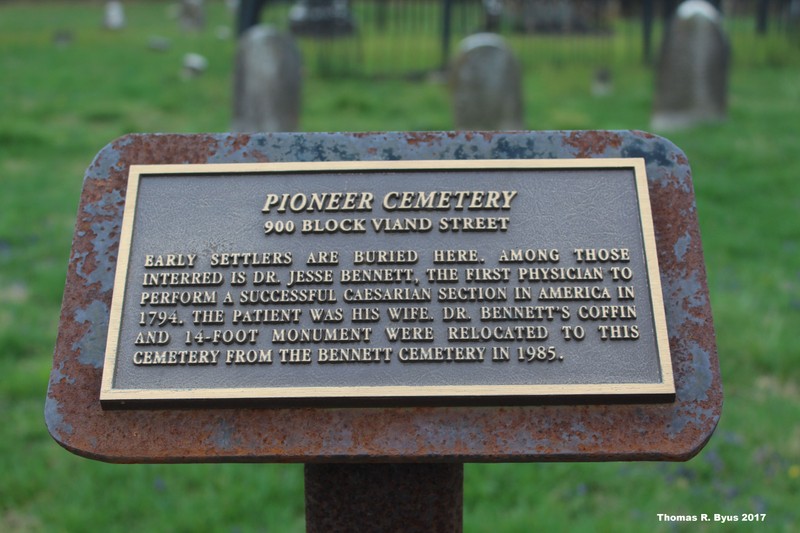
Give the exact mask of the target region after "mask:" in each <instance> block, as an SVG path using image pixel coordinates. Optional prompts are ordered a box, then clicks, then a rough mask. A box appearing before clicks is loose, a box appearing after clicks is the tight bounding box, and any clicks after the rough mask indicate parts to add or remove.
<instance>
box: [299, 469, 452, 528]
mask: <svg viewBox="0 0 800 533" xmlns="http://www.w3.org/2000/svg"><path fill="white" fill-rule="evenodd" d="M463 486H464V466H463V465H461V464H452V463H451V464H363V465H358V464H311V465H306V467H305V491H306V531H307V532H308V533H317V532H319V533H333V532H343V533H344V532H351V531H359V532H367V531H371V532H376V533H377V532H382V531H386V532H392V531H403V532H404V533H430V532H439V533H446V532H457V531H461V526H462V520H463V518H462V515H463V513H462V507H463V499H464V498H463V492H464V491H463Z"/></svg>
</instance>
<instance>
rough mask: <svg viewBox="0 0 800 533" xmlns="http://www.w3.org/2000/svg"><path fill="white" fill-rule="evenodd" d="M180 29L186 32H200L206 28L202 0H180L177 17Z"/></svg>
mask: <svg viewBox="0 0 800 533" xmlns="http://www.w3.org/2000/svg"><path fill="white" fill-rule="evenodd" d="M178 18H179V20H180V24H181V27H182V28H183V29H184V30H187V31H201V30H203V29H204V28H205V27H206V9H205V5H204V1H203V0H181V4H180V12H179V15H178Z"/></svg>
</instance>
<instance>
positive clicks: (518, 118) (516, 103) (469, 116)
mask: <svg viewBox="0 0 800 533" xmlns="http://www.w3.org/2000/svg"><path fill="white" fill-rule="evenodd" d="M450 86H451V91H452V100H453V115H454V123H455V127H456V129H459V130H520V129H523V120H522V113H523V111H522V109H523V106H522V69H521V68H520V64H519V61H518V60H517V58H516V57H515V56H514V54H513V52H512V51H511V49H510V48H509V47H508V45H506V43H505V41H504V40H503V38H502V37H500V36H499V35H496V34H493V33H476V34H474V35H471V36H469V37H467V38H466V39H464V40H463V41H461V44H460V45H459V50H458V54H457V56H456V58H455V60H454V61H453V63H452V65H451V66H450Z"/></svg>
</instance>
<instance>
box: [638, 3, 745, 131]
mask: <svg viewBox="0 0 800 533" xmlns="http://www.w3.org/2000/svg"><path fill="white" fill-rule="evenodd" d="M729 64H730V46H729V44H728V40H727V37H726V36H725V33H724V31H723V29H722V18H721V15H720V13H719V11H717V9H716V8H715V7H714V6H712V5H711V4H709V3H708V2H706V1H705V0H687V1H686V2H684V3H682V4H681V5H680V6H678V10H677V12H676V14H675V16H674V17H673V19H672V22H671V23H670V27H669V30H668V31H667V33H666V35H665V37H664V40H663V42H662V47H661V55H660V58H659V62H658V67H657V72H656V93H655V101H654V105H653V116H652V120H651V125H652V127H653V128H654V129H656V130H670V129H677V128H686V127H691V126H693V125H695V124H699V123H704V122H715V121H722V120H725V118H726V115H727V102H728V68H729Z"/></svg>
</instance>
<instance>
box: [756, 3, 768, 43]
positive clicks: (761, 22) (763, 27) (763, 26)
mask: <svg viewBox="0 0 800 533" xmlns="http://www.w3.org/2000/svg"><path fill="white" fill-rule="evenodd" d="M768 24H769V0H758V12H757V13H756V33H757V34H758V35H766V34H767V26H768Z"/></svg>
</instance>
